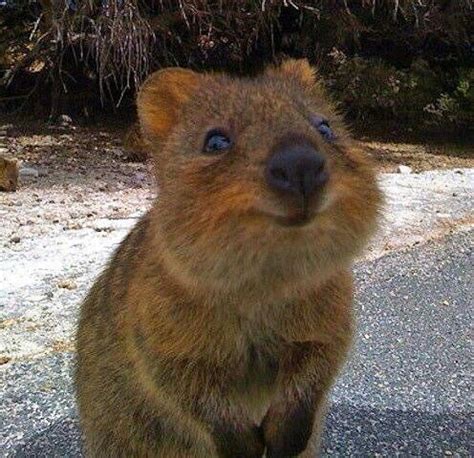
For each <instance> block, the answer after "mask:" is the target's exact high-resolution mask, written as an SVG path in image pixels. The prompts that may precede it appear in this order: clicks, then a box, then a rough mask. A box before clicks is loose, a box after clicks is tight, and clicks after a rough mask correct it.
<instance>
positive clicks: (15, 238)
mask: <svg viewBox="0 0 474 458" xmlns="http://www.w3.org/2000/svg"><path fill="white" fill-rule="evenodd" d="M20 242H21V238H20V237H18V236H17V235H15V236H14V237H12V238H11V239H10V243H20Z"/></svg>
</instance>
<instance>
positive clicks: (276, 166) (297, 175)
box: [266, 142, 329, 199]
mask: <svg viewBox="0 0 474 458" xmlns="http://www.w3.org/2000/svg"><path fill="white" fill-rule="evenodd" d="M325 164H326V160H325V158H324V156H323V155H322V154H321V153H318V152H317V151H316V150H315V149H314V148H313V146H312V145H310V144H309V143H306V142H299V143H290V144H283V145H281V146H280V147H278V148H277V149H276V150H275V152H274V154H273V155H272V156H270V158H269V160H268V163H267V168H266V176H267V181H268V184H269V185H270V186H271V187H272V188H273V189H275V190H276V191H280V192H285V193H288V194H293V195H300V196H302V197H304V198H306V199H307V198H308V197H310V196H311V195H312V194H313V193H315V192H316V191H317V190H318V189H320V188H321V187H323V186H324V185H325V184H326V182H327V181H328V178H329V175H328V172H327V170H326V167H325Z"/></svg>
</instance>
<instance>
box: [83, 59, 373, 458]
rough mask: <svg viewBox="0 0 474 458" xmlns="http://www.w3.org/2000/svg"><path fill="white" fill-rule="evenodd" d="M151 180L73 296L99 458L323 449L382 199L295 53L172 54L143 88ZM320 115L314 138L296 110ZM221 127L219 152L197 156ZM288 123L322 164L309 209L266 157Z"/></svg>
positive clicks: (91, 434) (87, 413) (89, 421)
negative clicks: (131, 216)
mask: <svg viewBox="0 0 474 458" xmlns="http://www.w3.org/2000/svg"><path fill="white" fill-rule="evenodd" d="M138 110H139V115H140V121H141V125H142V129H143V134H144V138H145V139H146V140H147V142H148V145H149V149H150V151H151V152H153V154H154V159H155V162H156V175H157V178H158V181H159V186H160V193H159V197H158V199H157V200H156V202H155V204H154V206H153V208H152V209H151V210H150V211H149V212H148V213H147V214H146V215H145V216H144V217H143V218H142V220H141V221H140V222H139V223H138V224H137V226H136V227H135V228H134V229H133V230H132V231H131V233H130V234H129V235H128V237H127V238H126V239H125V240H124V242H123V243H122V244H121V246H120V247H119V249H118V250H117V252H116V253H115V255H114V257H113V258H112V261H111V262H110V263H109V266H108V268H107V269H106V270H105V271H104V273H103V274H102V275H101V277H100V278H99V279H98V280H97V282H96V284H95V285H94V287H93V288H92V290H91V292H90V293H89V295H88V297H87V299H86V300H85V302H84V304H83V306H82V309H81V317H80V325H79V332H78V341H77V343H78V353H79V354H78V365H77V373H76V384H77V394H78V403H79V410H80V416H81V422H82V427H83V431H84V435H85V441H86V448H87V451H88V454H89V455H90V456H94V457H118V456H127V457H130V456H136V457H195V456H198V457H212V456H225V457H231V456H232V457H260V456H263V453H264V449H266V456H268V457H286V456H293V455H297V454H301V456H314V455H315V454H316V453H317V448H318V442H319V436H320V433H321V428H322V418H323V416H324V409H325V399H326V395H327V393H328V390H329V389H330V387H331V385H332V383H333V382H334V380H335V377H336V376H337V374H338V372H339V369H340V368H341V365H342V364H343V362H344V360H345V357H346V354H347V352H348V349H349V347H350V344H351V339H352V332H353V319H352V314H351V299H352V278H351V273H350V265H351V262H352V260H353V258H354V256H356V255H357V254H358V253H360V251H361V249H362V248H363V247H364V245H365V244H366V242H367V239H368V237H369V236H370V234H371V233H372V231H373V229H374V226H375V221H376V215H377V213H378V209H379V205H380V200H381V197H380V193H379V191H378V188H377V185H376V181H375V176H374V172H373V169H372V166H371V165H370V163H369V162H368V161H367V159H366V158H365V157H364V155H363V152H362V151H360V150H359V149H358V148H357V147H356V145H355V143H354V142H353V141H352V140H351V138H350V136H349V135H348V133H347V131H346V129H345V127H344V125H343V123H342V121H341V120H340V118H339V116H338V115H337V113H336V112H335V110H334V109H333V107H332V106H331V105H330V103H329V102H328V101H327V98H326V96H325V94H324V92H323V90H322V88H321V86H320V85H319V84H318V82H317V78H316V76H315V73H314V71H313V70H312V68H311V67H310V66H309V65H308V63H307V62H306V61H305V60H300V61H294V60H290V61H287V62H285V63H284V64H283V65H282V66H280V67H272V68H270V69H268V70H267V71H266V72H265V73H264V74H263V75H261V76H260V77H258V78H255V79H233V78H230V77H228V76H225V75H219V74H196V73H193V72H191V71H188V70H182V69H167V70H163V71H160V72H157V73H155V74H154V75H152V76H151V77H150V78H149V79H148V80H147V82H146V83H145V84H144V86H143V88H142V90H141V92H140V94H139V97H138ZM310 113H318V114H321V115H324V116H325V117H327V118H328V119H329V120H330V121H331V125H332V126H333V129H334V131H335V133H336V134H337V136H338V140H337V141H336V142H335V143H333V144H329V143H326V142H325V141H324V140H323V139H322V137H321V136H320V135H319V133H318V132H317V131H316V130H315V129H314V127H313V126H312V125H311V124H310V123H309V122H308V116H309V114H310ZM215 127H219V128H221V129H225V130H226V131H227V132H229V135H230V136H231V137H232V139H233V141H234V146H233V148H232V150H231V151H229V152H227V153H225V154H223V155H218V156H209V155H203V154H201V150H202V145H203V142H204V137H205V135H206V132H207V131H209V130H210V129H212V128H215ZM286 134H292V135H300V136H304V137H305V138H307V139H308V141H310V142H311V143H312V144H313V145H315V148H317V149H318V150H319V151H320V152H322V153H323V154H324V155H325V156H326V158H327V161H328V168H329V172H330V179H329V183H328V184H327V186H326V188H325V191H324V196H323V199H322V200H320V201H318V203H317V204H316V203H315V204H314V206H313V207H314V208H312V210H313V211H314V214H315V216H314V218H313V219H312V220H311V222H309V223H308V224H306V225H304V226H298V227H293V226H292V227H285V226H283V225H282V224H281V223H280V222H279V221H280V220H281V218H284V217H285V215H287V214H288V213H290V212H291V205H292V204H291V202H287V201H285V199H282V198H281V197H280V196H278V195H276V193H274V192H272V190H271V189H269V187H268V186H267V184H266V182H265V179H264V173H263V170H264V167H265V163H266V160H267V157H268V156H269V154H270V152H271V150H272V147H273V146H274V145H275V144H277V143H278V142H279V141H280V139H281V138H282V137H283V136H285V135H286Z"/></svg>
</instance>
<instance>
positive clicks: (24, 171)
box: [20, 167, 39, 178]
mask: <svg viewBox="0 0 474 458" xmlns="http://www.w3.org/2000/svg"><path fill="white" fill-rule="evenodd" d="M20 177H22V178H25V177H33V178H38V177H39V172H38V170H36V169H35V168H33V167H23V168H21V169H20Z"/></svg>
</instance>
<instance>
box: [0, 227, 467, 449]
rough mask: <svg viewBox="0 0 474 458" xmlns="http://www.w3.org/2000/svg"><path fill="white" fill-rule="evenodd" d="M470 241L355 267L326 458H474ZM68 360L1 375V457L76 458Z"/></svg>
mask: <svg viewBox="0 0 474 458" xmlns="http://www.w3.org/2000/svg"><path fill="white" fill-rule="evenodd" d="M473 236H474V232H473V231H461V232H459V233H457V234H454V235H450V236H446V237H444V238H441V239H438V240H434V241H431V242H429V243H427V244H425V245H422V246H416V247H411V248H408V249H405V250H401V251H397V252H394V253H391V254H388V255H385V256H383V257H380V258H378V259H376V260H372V261H367V260H366V261H363V262H361V263H360V264H358V266H357V268H356V275H357V278H358V284H359V290H358V294H357V300H356V309H357V312H358V315H359V337H358V341H357V345H356V348H355V350H354V354H353V356H352V357H351V360H350V362H349V364H348V365H347V367H346V370H345V373H344V374H343V377H342V378H341V379H340V380H339V381H338V383H337V385H336V387H335V389H334V391H333V396H332V406H331V408H330V411H329V415H328V421H327V430H326V435H325V440H324V456H361V457H362V456H459V457H464V456H465V457H468V456H470V450H471V443H472V434H471V431H472V419H473V416H472V413H473V407H474V405H473V403H472V398H471V397H470V393H471V391H470V386H472V382H473V380H472V375H471V372H472V371H471V369H472V367H470V354H471V353H470V347H469V336H468V333H469V328H470V326H471V324H472V304H473V299H474V288H473V284H472V265H473V261H474V259H473V252H472V246H473V241H474V238H473ZM427 291H429V292H430V294H426V292H427ZM72 361H73V356H72V353H71V352H69V351H63V352H54V353H49V354H47V355H44V356H43V357H41V358H25V359H21V360H18V361H16V362H14V363H13V364H12V363H10V364H5V365H4V366H3V369H2V378H3V381H2V386H4V387H5V390H4V400H3V403H2V406H1V407H0V411H1V416H2V418H3V420H2V424H3V426H2V443H3V447H2V450H3V451H2V452H1V453H2V456H5V457H7V456H8V457H10V456H17V457H20V456H23V457H33V456H34V457H73V456H80V439H79V437H80V436H79V432H78V427H77V417H76V413H75V407H74V401H73V393H72V388H71V379H70V371H71V367H72Z"/></svg>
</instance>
